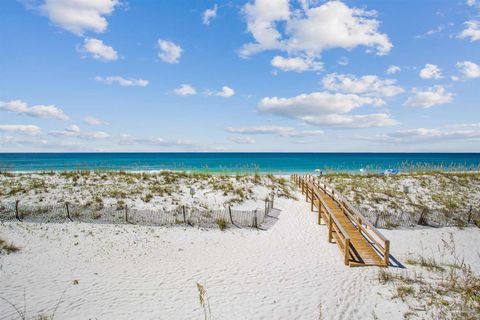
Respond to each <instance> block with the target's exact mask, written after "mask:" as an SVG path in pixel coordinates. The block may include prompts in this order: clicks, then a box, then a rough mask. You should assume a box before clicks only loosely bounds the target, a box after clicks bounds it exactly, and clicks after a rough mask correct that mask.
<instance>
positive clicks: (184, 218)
mask: <svg viewBox="0 0 480 320" xmlns="http://www.w3.org/2000/svg"><path fill="white" fill-rule="evenodd" d="M182 213H183V223H187V216H186V214H185V206H184V205H182Z"/></svg>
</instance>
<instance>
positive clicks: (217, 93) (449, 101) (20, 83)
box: [0, 0, 480, 152]
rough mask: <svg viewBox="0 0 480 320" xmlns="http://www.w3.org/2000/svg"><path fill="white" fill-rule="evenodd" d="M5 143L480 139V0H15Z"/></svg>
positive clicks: (349, 147) (27, 147)
mask: <svg viewBox="0 0 480 320" xmlns="http://www.w3.org/2000/svg"><path fill="white" fill-rule="evenodd" d="M0 21H2V23H1V25H0V39H1V40H2V50H1V52H2V55H1V59H0V74H1V75H2V76H1V77H0V151H4V152H15V151H45V152H54V151H162V152H163V151H318V152H327V151H387V152H391V151H447V152H451V151H453V152H455V151H459V152H461V151H466V152H479V151H480V108H479V104H478V101H480V92H479V90H478V88H479V84H480V58H479V57H480V46H479V45H480V2H478V1H474V0H458V1H454V0H452V1H343V2H340V1H315V0H303V1H301V0H299V1H297V0H290V1H288V0H250V1H222V2H220V1H123V0H118V1H117V0H22V1H13V0H12V1H10V0H8V1H2V2H1V3H0Z"/></svg>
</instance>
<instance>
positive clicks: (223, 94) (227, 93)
mask: <svg viewBox="0 0 480 320" xmlns="http://www.w3.org/2000/svg"><path fill="white" fill-rule="evenodd" d="M206 94H207V95H208V96H217V97H223V98H230V97H231V96H233V95H235V90H233V89H232V88H230V87H228V86H223V87H222V91H218V92H212V91H209V90H207V91H206Z"/></svg>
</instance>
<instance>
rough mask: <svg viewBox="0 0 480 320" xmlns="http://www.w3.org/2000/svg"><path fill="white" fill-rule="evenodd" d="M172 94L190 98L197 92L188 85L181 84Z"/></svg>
mask: <svg viewBox="0 0 480 320" xmlns="http://www.w3.org/2000/svg"><path fill="white" fill-rule="evenodd" d="M173 92H174V93H175V94H176V95H178V96H191V95H196V94H197V90H195V88H194V87H192V86H191V85H189V84H182V85H180V87H178V88H176V89H175V90H173Z"/></svg>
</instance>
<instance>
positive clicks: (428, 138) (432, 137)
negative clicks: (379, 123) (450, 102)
mask: <svg viewBox="0 0 480 320" xmlns="http://www.w3.org/2000/svg"><path fill="white" fill-rule="evenodd" d="M360 139H362V140H371V141H374V142H376V143H382V144H403V143H435V142H438V143H445V142H446V141H447V140H452V141H457V140H458V141H479V140H480V131H479V130H454V131H448V130H440V129H430V128H417V129H407V130H401V131H394V132H390V133H387V134H381V135H374V136H369V137H360Z"/></svg>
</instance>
